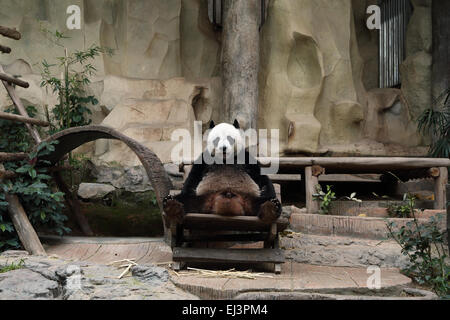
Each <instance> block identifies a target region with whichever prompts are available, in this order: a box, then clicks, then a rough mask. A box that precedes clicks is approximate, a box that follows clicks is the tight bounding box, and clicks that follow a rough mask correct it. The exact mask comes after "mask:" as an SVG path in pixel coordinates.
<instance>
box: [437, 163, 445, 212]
mask: <svg viewBox="0 0 450 320" xmlns="http://www.w3.org/2000/svg"><path fill="white" fill-rule="evenodd" d="M447 183H448V171H447V168H446V167H442V168H439V176H438V177H437V178H435V179H434V209H436V210H446V209H447V195H446V191H445V188H446V186H447Z"/></svg>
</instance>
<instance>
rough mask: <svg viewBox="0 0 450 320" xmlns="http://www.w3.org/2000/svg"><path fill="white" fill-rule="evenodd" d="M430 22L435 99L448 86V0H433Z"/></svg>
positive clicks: (449, 57) (449, 16)
mask: <svg viewBox="0 0 450 320" xmlns="http://www.w3.org/2000/svg"><path fill="white" fill-rule="evenodd" d="M432 24H433V71H432V95H433V98H434V99H436V98H437V97H439V95H440V94H442V93H443V91H444V90H447V89H449V88H450V80H449V79H450V31H449V30H450V1H447V0H446V1H442V0H435V1H433V4H432Z"/></svg>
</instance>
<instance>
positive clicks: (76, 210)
mask: <svg viewBox="0 0 450 320" xmlns="http://www.w3.org/2000/svg"><path fill="white" fill-rule="evenodd" d="M53 178H54V179H55V182H56V185H57V186H58V188H59V190H61V192H63V193H64V198H65V199H66V202H67V204H68V205H69V209H70V211H71V212H72V214H73V215H74V217H75V219H76V220H77V222H78V225H79V226H80V228H81V230H82V231H83V233H84V234H85V235H86V236H93V235H94V232H92V229H91V227H90V226H89V223H88V221H87V219H86V217H85V216H84V214H83V213H82V212H81V205H80V202H79V200H78V199H77V197H76V196H74V195H73V194H72V192H71V191H70V190H69V188H68V187H67V185H66V183H65V182H64V180H63V178H62V176H61V172H59V171H56V172H53Z"/></svg>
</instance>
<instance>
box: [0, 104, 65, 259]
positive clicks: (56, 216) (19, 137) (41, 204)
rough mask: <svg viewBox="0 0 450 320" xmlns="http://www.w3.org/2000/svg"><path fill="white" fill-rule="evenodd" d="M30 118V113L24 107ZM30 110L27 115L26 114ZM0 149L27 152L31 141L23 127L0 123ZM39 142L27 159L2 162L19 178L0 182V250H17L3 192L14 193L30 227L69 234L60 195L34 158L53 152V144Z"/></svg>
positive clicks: (21, 125)
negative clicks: (40, 227)
mask: <svg viewBox="0 0 450 320" xmlns="http://www.w3.org/2000/svg"><path fill="white" fill-rule="evenodd" d="M28 111H29V114H30V116H32V115H33V114H34V113H33V112H32V111H33V110H32V109H31V108H28ZM30 111H31V112H30ZM0 132H1V135H0V149H1V150H2V151H3V152H30V149H31V146H32V145H31V142H30V141H29V139H30V138H29V135H28V133H27V131H26V128H25V125H23V124H19V123H17V122H12V121H6V120H2V121H0ZM56 143H57V142H52V143H45V142H44V143H42V144H40V145H39V147H38V148H37V150H36V151H35V152H31V153H30V154H29V157H28V159H25V160H23V161H20V162H6V163H4V167H5V169H6V170H10V171H14V172H16V173H17V174H18V175H19V176H18V177H17V178H14V179H11V180H4V181H3V182H2V183H0V250H2V251H3V250H7V249H10V248H17V247H19V241H18V238H17V235H16V232H15V229H14V226H13V224H12V222H11V220H10V218H9V214H8V211H7V205H8V204H7V202H6V199H5V193H8V194H16V195H17V196H18V197H19V200H20V202H21V204H22V205H23V207H24V209H25V211H26V212H27V214H28V217H29V219H30V222H31V223H32V224H33V226H35V227H36V226H45V227H46V228H47V229H48V230H50V231H54V232H56V233H58V234H63V233H64V232H68V231H70V230H69V229H67V228H65V227H64V221H65V220H66V219H67V218H66V216H64V215H63V214H62V209H63V196H64V194H62V193H61V192H53V190H52V188H51V177H50V176H49V175H48V170H47V169H46V168H45V167H44V166H45V165H46V164H47V163H46V162H45V161H38V160H37V157H38V155H39V156H44V155H47V154H49V153H51V152H52V151H53V150H54V148H55V147H54V144H56Z"/></svg>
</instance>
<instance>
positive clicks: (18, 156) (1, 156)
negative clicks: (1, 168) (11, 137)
mask: <svg viewBox="0 0 450 320" xmlns="http://www.w3.org/2000/svg"><path fill="white" fill-rule="evenodd" d="M26 158H28V154H26V153H7V152H0V162H2V161H3V162H6V161H16V160H23V159H26Z"/></svg>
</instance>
